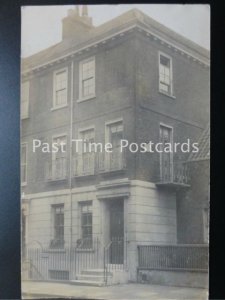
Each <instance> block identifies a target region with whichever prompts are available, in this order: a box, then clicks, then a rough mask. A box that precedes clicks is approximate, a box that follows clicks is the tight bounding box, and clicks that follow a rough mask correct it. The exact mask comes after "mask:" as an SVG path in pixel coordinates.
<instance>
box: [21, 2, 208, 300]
mask: <svg viewBox="0 0 225 300" xmlns="http://www.w3.org/2000/svg"><path fill="white" fill-rule="evenodd" d="M20 117H21V121H20V130H21V134H20V147H21V150H20V151H21V155H20V163H21V289H22V298H23V299H46V298H52V299H53V298H63V299H64V298H65V299H66V298H69V299H96V300H98V299H99V300H100V299H106V300H112V299H119V300H127V299H130V300H132V299H136V300H142V299H146V300H151V299H154V300H157V299H158V300H161V299H177V300H180V299H190V300H191V299H200V300H207V299H208V287H209V276H208V275H209V224H210V222H209V221H210V220H209V209H210V6H209V5H205V4H201V5H200V4H199V5H197V4H195V5H193V4H188V5H181V4H179V5H178V4H157V5H156V4H126V5H125V4H118V5H109V4H108V5H58V6H41V5H40V6H23V7H21V97H20Z"/></svg>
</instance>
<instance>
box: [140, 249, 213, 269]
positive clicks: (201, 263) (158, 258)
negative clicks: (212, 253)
mask: <svg viewBox="0 0 225 300" xmlns="http://www.w3.org/2000/svg"><path fill="white" fill-rule="evenodd" d="M208 255H209V249H208V245H204V244H202V245H197V244H190V245H189V244H187V245H185V244H184V245H183V244H182V245H181V244H180V245H179V244H178V245H139V246H138V269H139V270H145V269H146V270H174V271H176V270H181V271H182V270H183V271H201V272H207V270H208Z"/></svg>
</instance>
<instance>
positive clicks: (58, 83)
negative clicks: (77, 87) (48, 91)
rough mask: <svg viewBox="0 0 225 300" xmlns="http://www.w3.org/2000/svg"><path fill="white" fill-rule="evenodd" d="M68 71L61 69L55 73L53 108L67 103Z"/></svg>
mask: <svg viewBox="0 0 225 300" xmlns="http://www.w3.org/2000/svg"><path fill="white" fill-rule="evenodd" d="M67 85H68V71H67V68H66V69H61V70H59V71H56V72H55V73H54V90H53V93H54V94H53V108H60V107H63V106H65V105H66V104H67Z"/></svg>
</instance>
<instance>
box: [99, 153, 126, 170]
mask: <svg viewBox="0 0 225 300" xmlns="http://www.w3.org/2000/svg"><path fill="white" fill-rule="evenodd" d="M125 168H126V155H125V152H124V151H123V152H117V151H116V152H111V153H109V152H108V153H105V152H102V153H98V170H99V171H100V172H109V171H119V170H124V169H125Z"/></svg>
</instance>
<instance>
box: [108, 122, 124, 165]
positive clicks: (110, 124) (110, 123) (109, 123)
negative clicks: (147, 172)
mask: <svg viewBox="0 0 225 300" xmlns="http://www.w3.org/2000/svg"><path fill="white" fill-rule="evenodd" d="M117 123H122V125H123V135H124V122H123V118H118V119H115V120H112V121H108V122H106V123H105V144H107V143H111V141H110V127H111V126H112V125H113V124H117ZM110 154H111V153H110V152H105V163H104V165H105V169H106V170H108V169H109V167H110Z"/></svg>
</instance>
